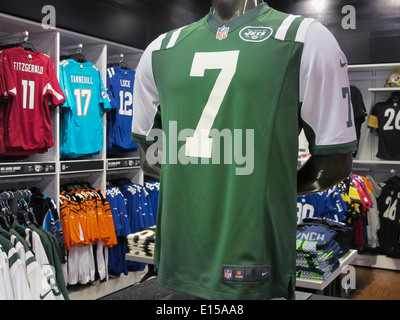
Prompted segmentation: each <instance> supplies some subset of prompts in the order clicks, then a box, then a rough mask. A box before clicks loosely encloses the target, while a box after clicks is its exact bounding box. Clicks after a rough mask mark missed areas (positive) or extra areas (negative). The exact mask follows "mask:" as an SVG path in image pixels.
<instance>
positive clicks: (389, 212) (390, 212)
mask: <svg viewBox="0 0 400 320" xmlns="http://www.w3.org/2000/svg"><path fill="white" fill-rule="evenodd" d="M385 204H387V208H386V210H385V212H384V213H383V215H382V216H383V217H384V218H387V219H389V220H392V221H394V220H395V219H396V209H397V199H396V200H395V201H394V202H393V204H392V198H391V197H387V198H386V200H385Z"/></svg>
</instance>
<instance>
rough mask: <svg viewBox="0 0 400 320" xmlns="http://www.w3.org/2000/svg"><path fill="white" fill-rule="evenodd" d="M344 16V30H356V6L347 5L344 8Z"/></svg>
mask: <svg viewBox="0 0 400 320" xmlns="http://www.w3.org/2000/svg"><path fill="white" fill-rule="evenodd" d="M342 14H345V16H344V17H343V18H342V28H343V29H345V30H348V29H355V28H356V9H355V8H354V6H351V5H346V6H343V8H342Z"/></svg>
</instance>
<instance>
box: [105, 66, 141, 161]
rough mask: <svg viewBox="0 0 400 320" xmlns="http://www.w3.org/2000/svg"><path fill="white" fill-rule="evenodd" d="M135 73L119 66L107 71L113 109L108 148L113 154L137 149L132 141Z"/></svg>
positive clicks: (109, 118)
mask: <svg viewBox="0 0 400 320" xmlns="http://www.w3.org/2000/svg"><path fill="white" fill-rule="evenodd" d="M135 73H136V72H135V71H134V70H132V69H122V68H121V67H118V66H116V67H111V68H108V69H107V91H108V96H109V97H110V103H111V108H112V111H111V112H110V113H109V114H108V115H107V148H108V151H111V153H118V151H124V149H127V150H131V149H135V148H137V143H136V142H134V141H133V140H132V139H131V129H132V113H133V112H132V107H133V104H132V102H133V86H134V82H135ZM121 148H122V149H121ZM113 151H114V152H113Z"/></svg>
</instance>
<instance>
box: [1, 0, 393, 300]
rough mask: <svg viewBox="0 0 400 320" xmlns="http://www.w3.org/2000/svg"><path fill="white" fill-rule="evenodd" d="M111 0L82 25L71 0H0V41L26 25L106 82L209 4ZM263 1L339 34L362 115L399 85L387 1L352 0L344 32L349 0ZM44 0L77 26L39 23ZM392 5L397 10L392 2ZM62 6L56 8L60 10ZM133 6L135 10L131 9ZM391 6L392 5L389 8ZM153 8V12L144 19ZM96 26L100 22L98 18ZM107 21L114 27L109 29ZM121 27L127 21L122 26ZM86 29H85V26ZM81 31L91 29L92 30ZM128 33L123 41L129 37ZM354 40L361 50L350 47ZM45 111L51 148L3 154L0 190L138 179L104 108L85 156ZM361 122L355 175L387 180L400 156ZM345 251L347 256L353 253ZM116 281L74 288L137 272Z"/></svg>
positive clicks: (32, 37)
mask: <svg viewBox="0 0 400 320" xmlns="http://www.w3.org/2000/svg"><path fill="white" fill-rule="evenodd" d="M116 2H117V1H111V0H104V1H99V4H98V6H96V10H95V11H94V12H93V15H92V16H91V17H88V21H87V22H88V23H87V25H85V22H84V21H79V23H76V24H75V26H72V24H73V23H74V22H73V21H74V20H73V19H72V20H71V21H68V18H69V17H70V16H71V14H72V13H70V10H71V6H72V5H71V4H66V3H64V4H63V3H62V1H53V3H44V2H43V1H37V2H35V4H34V7H35V8H37V10H36V9H35V10H32V12H27V11H25V12H21V11H20V9H19V8H18V7H19V5H18V7H17V6H16V5H15V6H14V4H11V5H10V4H8V5H6V6H7V8H4V9H3V8H2V6H4V4H0V12H7V13H11V14H13V15H8V14H6V13H0V44H1V40H4V39H7V38H9V37H13V36H15V35H16V34H19V33H21V32H22V31H28V33H29V40H28V41H29V42H31V43H33V44H34V46H35V48H36V49H37V50H39V51H41V52H43V53H45V54H47V55H48V56H49V57H50V59H51V60H52V62H53V63H54V66H58V65H59V62H60V57H61V56H62V55H63V54H68V53H69V52H70V50H74V48H76V47H79V46H81V47H82V54H84V56H85V57H86V59H87V60H88V61H91V62H92V63H93V64H95V65H96V66H97V67H98V69H99V71H100V74H101V77H102V81H103V83H107V64H109V63H110V61H111V60H113V59H114V58H115V57H117V56H119V55H121V54H123V56H124V61H125V62H126V63H127V64H128V65H129V67H131V68H133V69H135V68H136V66H137V64H138V62H139V60H140V57H141V55H142V51H143V50H142V49H144V48H145V47H146V45H147V44H148V43H149V42H150V41H151V40H152V39H154V38H155V37H156V36H157V35H159V34H160V33H162V32H164V31H168V30H171V29H173V28H175V27H179V26H181V25H185V24H188V23H190V22H192V21H195V20H197V19H198V18H200V17H203V16H204V15H205V14H206V13H207V12H208V10H209V5H208V4H207V5H205V4H204V2H203V3H202V4H198V3H196V1H193V2H192V1H190V2H186V3H185V4H183V2H184V1H182V2H180V1H172V2H171V7H168V10H166V7H164V5H165V6H166V4H165V3H164V4H162V5H161V6H160V7H159V8H158V9H157V10H154V11H153V12H152V10H151V9H150V8H149V7H151V5H150V4H147V5H144V4H142V5H141V7H140V3H139V1H132V2H131V3H130V4H129V5H126V4H125V5H123V4H121V3H117V4H116ZM268 3H269V4H270V6H271V7H273V8H276V9H277V10H282V11H285V12H290V13H293V14H302V15H305V16H307V17H311V18H316V19H318V20H320V21H321V22H323V23H325V24H326V25H327V26H328V28H329V29H330V30H331V31H332V32H333V34H334V35H335V36H336V37H337V40H338V42H339V43H340V45H341V46H342V49H343V51H344V52H345V53H346V55H347V57H348V59H349V64H350V65H349V79H350V83H351V85H354V86H356V87H357V88H359V89H360V91H361V93H362V96H363V99H364V103H365V106H366V108H367V114H368V115H369V114H370V113H371V109H372V107H373V106H374V105H375V104H376V103H378V102H380V101H385V100H386V99H388V98H389V97H390V95H391V94H392V92H393V91H396V90H397V91H400V90H398V89H397V88H396V89H393V88H384V85H385V82H386V80H387V78H388V76H389V74H390V72H391V71H392V70H394V69H398V68H400V62H398V61H399V59H398V57H397V56H396V54H395V53H396V52H398V50H400V48H398V47H397V46H398V43H399V41H398V35H396V33H395V32H391V30H395V28H396V26H397V24H398V22H397V21H396V20H395V19H393V13H392V12H393V10H392V9H393V6H392V4H391V3H388V4H387V5H386V6H381V7H377V6H376V5H374V4H373V1H364V2H362V1H355V2H354V3H353V5H354V6H355V8H356V10H357V14H358V15H357V19H358V20H357V29H356V30H347V31H346V30H343V28H342V27H341V26H340V23H341V19H342V18H343V16H344V15H343V14H341V12H340V10H341V8H342V7H343V6H344V5H346V4H347V3H346V1H342V2H341V3H340V4H339V3H336V4H335V5H329V4H330V2H329V1H327V6H326V8H324V11H323V12H322V13H321V12H320V13H318V12H317V13H316V12H315V11H314V10H313V9H311V7H310V6H309V5H307V4H306V2H305V1H287V2H280V3H279V1H271V2H268ZM45 4H53V5H54V6H56V8H57V10H59V9H62V8H64V9H65V10H63V12H62V13H60V14H59V13H58V14H59V15H58V20H57V25H58V22H60V23H61V25H64V26H65V27H66V28H68V29H72V30H76V32H74V31H68V30H66V29H63V28H57V29H53V30H52V29H49V30H45V29H43V28H42V26H41V25H40V23H39V21H40V19H41V17H43V14H41V13H40V9H41V8H42V7H43V6H44V5H45ZM126 6H129V8H130V9H131V12H130V13H127V12H125V9H126ZM147 6H149V7H147ZM22 7H23V6H22ZM27 7H29V6H27ZM139 7H140V8H141V10H142V11H141V13H144V12H146V14H142V15H138V14H137V12H138V11H135V9H137V8H139ZM396 8H397V9H398V7H396ZM91 9H93V4H92V3H87V4H85V7H82V12H81V14H82V15H85V14H87V12H88V11H89V12H90V11H91ZM107 10H110V12H112V13H110V16H109V17H108V18H107V19H105V20H104V24H102V26H101V27H99V28H93V27H92V25H93V24H91V23H89V21H90V20H91V19H92V18H94V19H97V18H98V17H104V14H105V12H106V11H107ZM36 11H37V12H36ZM60 11H62V10H59V11H58V12H60ZM134 11H135V13H133V12H134ZM374 11H375V13H376V20H374V23H371V24H370V23H369V21H370V19H371V15H372V14H373V12H374ZM397 11H398V10H397ZM397 11H396V10H394V12H397ZM33 12H36V13H33ZM121 12H124V14H122V15H121ZM166 12H167V14H166ZM151 13H153V15H152V16H151V17H150V16H149V15H151ZM360 13H361V14H360ZM132 15H136V16H135V18H134V19H132ZM16 16H23V17H25V18H28V19H30V20H34V21H38V22H32V21H30V20H25V19H23V18H18V17H16ZM116 17H118V18H116ZM382 19H386V20H385V21H388V22H387V23H385V24H382V23H380V22H379V21H382ZM81 20H84V19H81ZM118 24H123V28H121V29H124V30H123V32H119V33H118V34H116V33H115V32H111V33H110V30H115V26H117V25H118ZM96 25H97V26H98V24H96ZM110 25H112V26H114V27H113V28H110ZM126 26H129V27H128V28H127V27H126ZM86 27H87V29H85V28H86ZM371 28H375V30H374V32H372V33H370V32H371ZM128 29H129V30H128ZM86 34H91V36H90V35H86ZM360 35H361V36H360ZM128 38H129V40H127V39H128ZM105 39H107V40H105ZM354 40H357V41H354ZM120 43H125V44H120ZM377 44H379V45H377ZM356 46H358V47H359V48H360V47H361V48H363V49H359V48H356ZM377 47H380V48H382V47H389V48H391V49H390V50H385V51H384V50H377V49H376V48H377ZM375 62H376V64H371V63H375ZM359 63H362V64H359ZM56 72H57V76H59V70H58V68H56ZM50 116H51V120H52V133H53V138H54V142H55V144H54V146H53V147H51V148H50V149H49V150H48V152H46V153H44V154H36V155H32V156H30V157H29V158H28V159H26V160H24V161H4V160H2V161H1V162H0V183H1V186H2V188H1V189H2V190H7V189H8V190H15V189H23V188H30V187H32V186H36V187H37V188H39V189H40V190H41V191H42V192H43V193H44V194H47V195H49V196H51V197H53V198H54V199H55V200H56V203H57V204H58V203H59V195H60V192H61V189H62V187H61V186H62V185H66V184H68V183H74V182H76V181H82V180H85V181H88V182H89V183H90V184H91V185H92V186H93V187H95V188H99V189H101V190H106V189H107V182H108V181H109V180H113V179H118V178H121V177H125V178H127V179H128V180H130V181H134V182H137V183H144V177H143V172H142V171H141V170H140V157H139V151H138V150H135V151H132V152H129V153H125V154H124V155H123V156H121V157H118V156H114V157H112V158H110V157H108V156H107V152H106V150H107V146H106V125H107V117H106V115H105V114H104V115H103V125H104V139H103V148H102V151H100V152H99V153H98V154H97V155H95V156H93V157H84V158H83V159H79V160H75V159H68V160H66V159H60V155H61V154H60V147H61V146H60V130H61V113H60V108H55V109H52V110H51V113H50ZM367 122H368V117H367V118H366V122H364V123H363V124H362V126H361V139H360V142H359V143H360V144H359V150H358V152H357V156H356V157H355V159H354V165H353V167H354V173H357V174H360V175H363V176H365V175H371V176H372V177H373V178H374V179H375V180H376V181H378V182H381V181H385V180H386V179H388V178H389V177H391V176H393V175H395V174H399V170H400V161H395V160H392V161H387V160H383V159H379V158H377V157H376V153H377V150H378V144H379V141H378V136H377V135H375V134H373V133H372V132H371V130H370V129H369V128H368V127H367ZM36 168H37V170H36ZM351 253H352V256H355V254H354V252H353V251H352V252H351ZM128 259H129V257H128ZM133 260H134V261H137V260H135V259H133ZM354 264H355V265H361V266H370V267H371V266H372V267H377V268H387V269H393V270H400V267H399V265H400V263H399V260H398V259H396V258H389V257H387V256H385V255H379V256H378V257H376V256H375V257H372V256H368V255H363V256H360V255H359V256H358V257H357V258H356V260H355V262H354ZM140 276H142V274H140ZM118 281H119V283H118V282H117V284H115V283H114V284H107V285H106V286H105V289H104V287H103V289H101V290H98V289H93V288H92V289H91V292H90V293H89V295H85V294H81V293H80V292H79V293H75V295H76V298H77V299H87V298H89V299H95V298H99V297H101V296H104V295H106V294H109V293H112V292H114V291H117V290H119V289H121V288H122V287H125V286H127V285H129V284H132V283H134V282H137V281H138V276H136V275H135V276H133V277H132V276H131V277H128V278H127V282H124V280H123V279H119V280H118ZM298 281H299V280H298ZM303 282H304V283H303ZM303 282H302V281H299V285H300V286H302V285H303V286H304V287H305V288H307V287H309V288H314V289H315V288H317V289H318V290H319V289H321V285H320V284H319V283H317V284H316V283H315V282H310V283H308V282H307V281H304V280H303ZM313 286H314V287H313ZM315 286H316V287H315Z"/></svg>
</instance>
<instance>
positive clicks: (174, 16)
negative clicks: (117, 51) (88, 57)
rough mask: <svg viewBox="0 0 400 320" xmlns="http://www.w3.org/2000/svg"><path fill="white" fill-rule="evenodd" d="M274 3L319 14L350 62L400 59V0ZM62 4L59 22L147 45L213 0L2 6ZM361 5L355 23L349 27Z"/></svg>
mask: <svg viewBox="0 0 400 320" xmlns="http://www.w3.org/2000/svg"><path fill="white" fill-rule="evenodd" d="M266 2H267V3H268V4H269V5H270V6H271V7H273V8H275V9H277V10H280V11H283V12H287V13H292V14H301V15H304V16H306V17H310V18H315V19H318V20H319V21H320V22H322V23H323V24H324V25H325V26H327V27H328V29H329V30H330V31H331V32H332V33H333V34H334V35H335V37H336V39H337V40H338V42H339V44H340V46H341V48H342V50H343V51H344V53H345V54H346V56H347V58H348V60H349V63H350V64H357V63H384V62H398V61H399V52H400V18H399V17H400V1H399V0H379V1H377V0H267V1H266ZM45 5H52V6H54V7H55V9H56V26H57V27H59V28H63V29H67V30H72V31H76V32H79V33H84V34H88V35H91V36H95V37H97V38H101V39H106V40H110V41H114V42H117V43H121V44H126V45H129V46H133V47H136V48H139V49H144V48H145V47H146V46H147V45H148V44H149V43H150V42H151V41H152V40H153V39H155V38H156V37H157V36H158V35H159V34H161V33H164V32H166V31H169V30H172V29H175V28H178V27H181V26H183V25H186V24H189V23H191V22H194V21H197V20H198V19H200V18H201V17H203V16H204V15H206V14H207V13H208V12H209V9H210V5H211V1H210V0H145V1H140V0H97V1H95V0H85V1H82V0H80V1H78V0H18V1H0V12H2V13H7V14H11V15H14V16H18V17H22V18H26V19H29V20H33V21H38V22H41V21H42V19H43V17H44V16H45V14H43V13H42V8H43V7H44V6H45ZM348 5H350V6H352V7H353V8H354V10H355V16H354V18H355V28H354V29H346V28H343V20H344V19H346V17H347V16H348V14H346V12H345V13H342V10H343V7H344V6H348Z"/></svg>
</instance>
